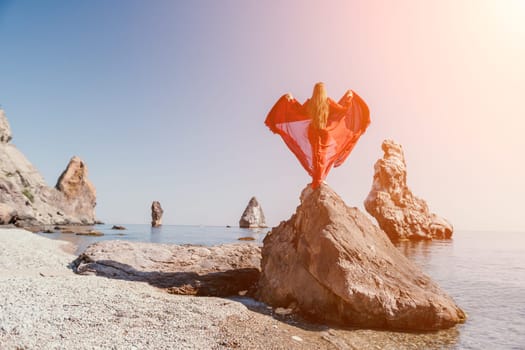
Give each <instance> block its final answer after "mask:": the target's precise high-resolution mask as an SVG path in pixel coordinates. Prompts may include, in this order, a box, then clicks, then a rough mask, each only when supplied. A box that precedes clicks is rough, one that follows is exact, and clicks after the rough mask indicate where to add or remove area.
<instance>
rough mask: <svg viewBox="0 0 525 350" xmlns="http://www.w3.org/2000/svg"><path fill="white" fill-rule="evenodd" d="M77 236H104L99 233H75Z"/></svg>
mask: <svg viewBox="0 0 525 350" xmlns="http://www.w3.org/2000/svg"><path fill="white" fill-rule="evenodd" d="M75 234H76V235H77V236H104V234H103V233H102V232H100V231H87V232H77V233H75Z"/></svg>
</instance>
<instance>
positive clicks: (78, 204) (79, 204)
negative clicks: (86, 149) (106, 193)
mask: <svg viewBox="0 0 525 350" xmlns="http://www.w3.org/2000/svg"><path fill="white" fill-rule="evenodd" d="M55 188H56V189H57V190H58V191H60V192H61V193H63V194H64V197H65V201H64V204H65V207H66V210H65V211H66V213H68V214H69V215H72V216H76V217H79V218H81V221H83V222H89V223H92V222H94V221H95V205H96V203H97V193H96V190H95V186H93V184H92V183H91V181H89V179H88V169H87V166H86V164H85V163H84V162H83V161H82V159H80V158H79V157H76V156H75V157H73V158H71V160H70V161H69V164H68V165H67V167H66V169H65V170H64V172H62V175H60V177H59V178H58V181H57V184H56V186H55Z"/></svg>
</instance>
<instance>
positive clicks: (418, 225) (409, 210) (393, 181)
mask: <svg viewBox="0 0 525 350" xmlns="http://www.w3.org/2000/svg"><path fill="white" fill-rule="evenodd" d="M381 147H382V149H383V152H384V155H383V158H382V159H379V160H378V161H377V162H376V164H375V165H374V182H373V184H372V189H371V190H370V193H369V194H368V197H367V198H366V200H365V203H364V204H365V208H366V210H367V211H368V212H369V213H370V215H372V216H373V217H375V218H376V220H377V222H378V223H379V227H381V228H382V229H383V230H384V231H385V232H386V234H387V235H388V236H389V237H390V239H392V240H399V239H411V240H418V239H432V238H440V239H443V238H450V237H451V236H452V232H453V227H452V225H451V224H450V223H449V222H448V221H447V220H445V219H444V218H442V217H439V216H437V215H436V214H433V213H431V212H430V210H429V208H428V205H427V203H426V202H425V201H424V200H423V199H420V198H418V197H416V196H414V195H413V194H412V191H410V189H409V188H408V186H407V169H406V163H405V156H404V154H403V147H402V146H401V145H400V144H397V143H395V142H394V141H392V140H385V141H383V144H382V146H381Z"/></svg>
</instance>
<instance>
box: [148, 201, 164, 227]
mask: <svg viewBox="0 0 525 350" xmlns="http://www.w3.org/2000/svg"><path fill="white" fill-rule="evenodd" d="M162 214H164V210H162V207H161V206H160V202H157V201H154V202H153V203H151V226H152V227H159V226H160V225H162Z"/></svg>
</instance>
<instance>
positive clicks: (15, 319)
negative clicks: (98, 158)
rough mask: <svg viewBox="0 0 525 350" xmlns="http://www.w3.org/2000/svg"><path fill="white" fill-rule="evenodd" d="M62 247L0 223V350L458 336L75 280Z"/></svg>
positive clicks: (261, 345)
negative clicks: (368, 326) (356, 326)
mask: <svg viewBox="0 0 525 350" xmlns="http://www.w3.org/2000/svg"><path fill="white" fill-rule="evenodd" d="M72 247H73V244H71V243H68V242H65V241H62V240H55V239H50V238H46V237H45V236H40V235H37V234H33V233H30V232H28V231H24V230H20V229H0V299H2V300H5V302H4V303H3V305H2V306H0V311H1V312H0V343H1V344H3V345H4V346H5V347H6V348H7V349H10V348H17V347H19V348H27V349H36V348H43V349H47V348H57V347H60V348H79V344H82V345H81V348H93V347H100V348H112V347H115V348H131V347H138V348H144V349H173V348H175V349H185V348H198V349H232V348H239V349H376V348H377V347H380V348H396V349H413V348H427V349H442V348H444V347H446V348H451V347H453V344H454V343H455V341H456V340H457V338H458V336H459V332H458V330H457V329H456V328H453V329H451V330H446V331H440V332H435V333H420V334H414V333H400V332H389V331H376V330H361V329H360V330H352V329H337V328H330V327H328V326H324V325H318V324H308V323H305V322H303V321H301V320H299V319H296V318H294V317H293V316H276V315H275V314H273V313H272V311H271V310H270V309H268V308H267V309H266V312H265V310H264V305H262V306H261V305H259V306H256V307H250V309H252V310H257V308H259V312H258V311H252V310H250V309H249V308H248V307H247V306H246V305H248V304H250V303H251V301H249V300H244V301H243V303H244V304H243V303H241V302H240V301H242V298H234V299H227V298H224V299H223V298H216V297H195V296H180V295H172V294H168V293H166V292H164V291H162V290H160V289H157V288H155V287H153V286H150V285H148V284H146V283H142V282H132V281H124V280H116V279H108V278H104V277H97V276H80V275H76V274H74V273H73V271H72V270H70V269H69V268H68V265H69V263H71V262H72V261H73V260H74V259H75V258H76V256H75V255H73V254H71V253H69V252H68V251H70V250H71V249H72ZM261 308H262V309H261ZM86 335H95V336H86Z"/></svg>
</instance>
